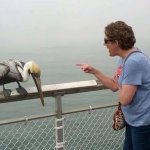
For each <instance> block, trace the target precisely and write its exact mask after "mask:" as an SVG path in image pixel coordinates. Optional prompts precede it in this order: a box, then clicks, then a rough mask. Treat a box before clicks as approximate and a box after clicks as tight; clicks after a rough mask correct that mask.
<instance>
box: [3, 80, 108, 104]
mask: <svg viewBox="0 0 150 150" xmlns="http://www.w3.org/2000/svg"><path fill="white" fill-rule="evenodd" d="M102 89H107V88H106V87H104V86H103V85H102V84H101V83H100V82H98V81H96V80H89V81H78V82H70V83H61V84H52V85H43V86H42V91H43V95H44V97H50V96H55V95H58V94H61V95H65V94H75V93H81V92H89V91H97V90H102ZM25 90H26V91H27V93H28V94H27V95H26V96H21V95H20V94H19V93H18V92H17V91H16V89H12V92H11V96H10V97H9V98H5V97H4V95H3V92H2V91H0V103H7V102H14V101H22V100H30V99H35V98H39V94H38V92H37V89H36V87H29V88H25Z"/></svg>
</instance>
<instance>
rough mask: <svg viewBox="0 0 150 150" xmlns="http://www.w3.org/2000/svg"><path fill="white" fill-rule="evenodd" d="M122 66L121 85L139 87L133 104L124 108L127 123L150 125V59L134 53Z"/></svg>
mask: <svg viewBox="0 0 150 150" xmlns="http://www.w3.org/2000/svg"><path fill="white" fill-rule="evenodd" d="M120 65H122V73H121V75H120V76H119V78H118V82H119V84H120V85H137V86H138V88H137V91H136V93H135V95H134V97H133V100H132V102H131V103H130V104H129V105H127V106H122V111H123V114H124V116H125V120H126V122H127V123H128V124H129V125H131V126H135V127H138V126H144V125H150V59H149V58H148V57H147V56H145V55H144V54H143V53H140V52H135V53H132V54H131V55H130V56H129V57H128V58H127V60H126V61H125V63H124V59H121V60H120V61H119V66H120Z"/></svg>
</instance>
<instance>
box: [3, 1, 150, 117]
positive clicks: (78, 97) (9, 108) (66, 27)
mask: <svg viewBox="0 0 150 150" xmlns="http://www.w3.org/2000/svg"><path fill="white" fill-rule="evenodd" d="M135 3H136V5H135ZM148 3H149V2H147V1H146V0H143V1H137V0H136V1H134V0H133V1H130V0H127V1H122V0H117V1H115V2H114V1H111V0H110V1H105V0H101V1H99V0H94V1H90V0H89V1H87V0H82V1H79V0H77V1H74V0H64V1H59V0H55V1H53V0H36V1H35V0H21V1H19V0H14V1H10V0H7V1H0V22H1V23H0V52H1V57H0V58H1V59H0V60H1V61H2V60H6V59H10V58H14V59H19V60H22V61H29V60H34V61H36V62H37V63H38V64H39V65H40V66H41V70H42V75H41V80H42V84H43V85H48V84H57V83H66V82H75V81H83V80H93V79H95V77H93V76H92V75H88V74H85V73H83V72H82V71H81V70H80V69H79V68H78V67H76V66H75V64H76V63H82V62H86V63H89V64H91V65H93V66H95V67H97V68H99V69H101V71H103V72H104V73H106V74H107V75H109V76H112V75H113V73H114V72H115V66H116V63H117V60H118V58H111V57H109V54H108V51H107V49H106V48H105V47H104V46H103V38H104V27H105V25H106V24H108V23H109V22H112V21H116V20H123V21H126V22H127V23H129V24H131V25H132V26H133V28H134V30H135V33H136V37H137V46H138V47H139V48H142V49H143V50H144V52H145V53H146V54H148V56H150V52H149V39H148V37H147V35H149V33H150V30H149V26H150V22H149V20H148V19H147V18H148V17H149V15H150V11H149V6H150V5H148ZM120 6H124V7H120ZM129 6H130V9H131V10H132V15H131V11H129V10H128V9H126V8H129ZM139 8H140V10H142V11H140V15H139V16H138V18H137V14H138V13H139ZM22 85H23V86H24V87H31V86H34V83H33V81H32V79H30V80H29V82H27V83H23V84H22ZM16 86H17V85H16V84H15V83H14V84H8V85H7V86H6V87H7V88H15V87H16ZM0 89H1V87H0ZM1 90H2V89H1ZM116 100H117V93H113V92H111V91H109V90H104V91H97V92H89V93H82V94H74V95H66V96H64V97H63V109H65V110H70V109H74V108H79V107H85V108H87V107H89V105H91V106H96V105H100V104H104V103H105V104H106V103H109V102H114V101H116ZM54 108H55V107H54V98H52V97H49V98H46V99H45V107H42V106H41V103H40V100H39V99H35V100H28V101H22V102H13V103H5V104H0V119H9V118H16V117H23V116H29V115H36V114H41V113H49V112H54Z"/></svg>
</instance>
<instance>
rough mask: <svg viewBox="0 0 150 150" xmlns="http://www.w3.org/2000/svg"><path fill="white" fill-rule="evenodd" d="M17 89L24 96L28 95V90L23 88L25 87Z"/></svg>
mask: <svg viewBox="0 0 150 150" xmlns="http://www.w3.org/2000/svg"><path fill="white" fill-rule="evenodd" d="M16 91H17V92H18V93H19V94H20V95H22V96H25V95H28V92H27V91H26V90H25V89H24V88H23V87H21V86H20V87H18V88H17V89H16Z"/></svg>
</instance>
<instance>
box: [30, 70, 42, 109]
mask: <svg viewBox="0 0 150 150" xmlns="http://www.w3.org/2000/svg"><path fill="white" fill-rule="evenodd" d="M31 75H32V78H33V80H34V82H35V85H36V87H37V90H38V92H39V95H40V99H41V103H42V105H43V106H44V98H43V92H42V87H41V80H40V77H39V75H38V74H36V73H31Z"/></svg>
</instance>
